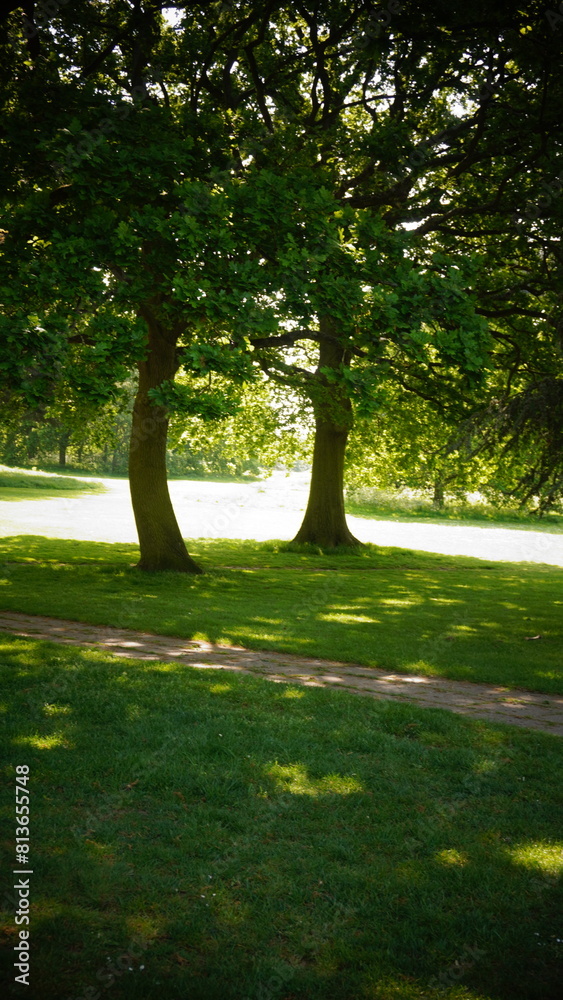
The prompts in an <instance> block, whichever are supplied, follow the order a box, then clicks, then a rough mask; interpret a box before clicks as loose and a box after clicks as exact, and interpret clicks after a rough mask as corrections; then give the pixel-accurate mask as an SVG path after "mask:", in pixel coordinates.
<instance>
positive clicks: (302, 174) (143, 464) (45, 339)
mask: <svg viewBox="0 0 563 1000" xmlns="http://www.w3.org/2000/svg"><path fill="white" fill-rule="evenodd" d="M172 6H173V7H175V9H176V11H177V12H178V13H179V14H180V15H181V18H182V20H181V23H180V24H179V26H178V30H175V31H171V30H170V29H168V28H166V26H165V23H164V21H163V18H162V16H161V8H160V6H159V5H158V4H154V3H149V2H146V3H142V2H140V0H135V2H134V3H132V4H129V3H126V2H125V0H120V2H118V0H115V2H111V3H108V4H105V5H100V4H98V3H89V4H84V5H82V6H81V7H80V8H78V7H77V8H76V9H74V8H71V6H68V7H66V6H65V7H64V8H62V7H61V8H60V9H59V11H58V14H57V15H56V17H54V18H53V22H52V24H50V25H49V26H48V27H47V28H46V29H45V30H42V31H41V32H40V35H41V37H40V38H37V39H36V42H37V43H38V44H34V45H33V46H31V45H29V46H28V44H27V43H26V42H25V40H24V39H23V38H22V39H20V42H18V41H17V40H16V41H13V40H12V41H11V42H10V44H8V45H6V44H4V48H5V50H6V52H7V63H6V65H7V66H8V67H9V68H12V69H13V71H14V80H13V82H11V83H9V85H7V87H6V94H7V98H6V101H5V109H6V112H7V115H6V122H7V125H6V129H7V134H8V136H9V137H11V139H12V149H13V151H12V153H11V155H10V159H9V161H8V164H7V166H8V169H9V171H10V174H9V176H8V177H7V185H6V190H7V199H6V207H7V213H6V218H7V221H6V223H5V225H6V227H7V231H6V235H5V241H4V261H5V263H4V274H5V277H4V281H3V284H4V287H7V286H8V284H9V282H10V281H11V282H12V283H15V287H17V288H18V289H20V292H19V295H20V300H18V301H16V299H15V298H14V297H13V296H11V295H10V293H9V292H8V293H7V295H6V296H5V299H6V301H5V306H4V308H5V316H6V323H5V330H6V333H7V336H8V337H10V338H11V340H10V352H11V355H10V358H11V360H10V358H7V359H6V360H5V361H4V365H5V371H6V372H7V373H8V374H9V373H10V372H11V368H10V366H12V368H13V369H14V371H15V374H16V375H17V376H18V377H19V378H20V380H21V383H22V386H23V387H24V388H25V387H26V386H27V387H28V381H29V380H27V381H26V376H25V373H23V374H22V371H21V369H22V365H21V364H20V362H21V360H22V359H23V358H24V357H26V356H27V354H30V355H35V354H37V353H40V354H41V356H42V358H43V360H44V365H43V367H44V369H45V380H46V383H48V382H49V380H51V382H52V381H53V379H55V369H56V364H59V366H61V365H62V366H64V365H65V364H67V363H68V357H69V345H73V344H74V345H76V344H79V345H80V346H81V347H82V348H83V358H84V362H85V364H86V363H88V364H91V363H92V359H95V366H94V367H95V369H96V370H95V374H93V375H92V374H91V375H90V379H89V380H88V379H86V378H83V380H82V385H83V391H84V392H85V393H87V394H89V395H90V396H91V397H92V398H93V397H95V396H100V395H103V393H104V392H105V394H106V395H107V394H108V393H109V394H111V393H110V389H109V388H108V387H109V386H110V384H113V383H111V378H112V377H113V379H114V382H115V372H116V371H117V369H118V367H119V365H122V366H123V365H125V364H127V363H128V364H131V362H132V361H133V360H135V361H136V362H137V364H138V368H139V390H138V396H137V400H136V404H135V408H134V417H133V429H132V446H131V461H130V470H131V474H130V478H131V490H132V500H133V506H134V510H135V516H136V520H137V525H138V529H139V537H140V543H141V562H140V565H141V566H142V567H143V568H149V569H159V568H169V569H170V568H173V569H179V570H185V571H192V572H193V571H196V570H197V567H195V566H194V564H193V562H192V561H191V559H190V558H189V556H188V554H187V552H186V550H185V546H184V543H183V541H182V539H181V536H180V532H179V529H178V526H177V523H176V521H175V517H174V513H173V510H172V507H171V504H170V500H169V495H168V490H167V484H166V467H165V453H166V434H167V427H168V420H169V414H170V412H171V411H172V410H173V409H180V410H181V409H182V407H183V406H184V407H185V406H187V407H188V411H190V408H193V406H194V405H195V403H194V400H193V399H189V400H186V397H185V393H183V392H179V391H178V387H177V386H175V385H174V380H175V377H176V374H177V372H178V371H179V369H180V368H182V367H183V368H184V369H185V370H188V371H195V373H196V374H197V373H200V374H201V373H202V372H203V371H207V372H213V371H218V372H219V373H220V374H228V373H230V374H232V376H233V378H234V380H235V382H236V381H237V380H238V381H239V382H240V381H241V379H242V380H243V379H251V378H253V377H255V375H254V369H255V361H256V360H259V362H260V364H261V365H262V367H264V368H266V369H268V370H270V371H272V370H273V369H274V368H276V370H277V372H278V375H279V374H281V375H283V376H284V377H287V378H291V379H293V380H294V381H295V379H294V376H295V375H297V377H298V378H297V381H299V380H301V383H302V384H303V385H304V386H305V385H306V386H307V389H308V392H309V397H310V399H311V400H312V402H313V406H314V407H316V411H317V412H316V419H317V426H318V434H319V442H320V440H321V438H323V437H324V439H325V445H324V446H322V447H321V446H319V447H318V448H317V449H316V452H315V469H314V474H313V492H314V493H315V497H314V498H312V506H311V510H310V512H308V515H307V517H308V521H307V524H306V526H305V529H304V535H305V537H306V538H307V539H309V540H315V539H316V538H317V537H321V536H322V537H323V539H324V540H325V544H328V543H329V542H330V541H331V540H332V541H333V542H334V541H336V543H338V541H339V540H340V539H341V538H346V532H347V528H346V526H345V522H344V521H343V507H342V505H341V503H340V501H341V493H342V491H341V469H342V453H343V448H344V446H345V439H346V434H347V430H348V423H349V420H350V414H351V409H350V407H349V404H350V401H351V399H352V398H354V399H356V400H358V401H359V402H360V403H361V404H362V405H363V406H368V398H369V395H370V387H371V388H373V386H374V385H377V384H379V382H380V381H384V380H385V379H387V378H393V379H395V380H396V381H397V382H398V384H400V385H404V386H405V387H406V389H407V390H408V391H417V392H418V393H421V394H428V393H429V392H431V393H438V394H440V393H443V391H444V389H443V387H444V386H445V387H446V391H447V393H449V394H452V393H453V392H454V391H455V387H456V385H457V384H459V380H458V379H457V378H456V375H455V371H456V370H458V369H459V370H466V371H467V372H468V373H469V376H470V378H473V377H474V376H475V374H476V371H477V369H478V368H479V366H480V365H481V364H482V362H481V360H480V358H481V354H480V351H481V347H480V344H479V341H480V340H482V329H483V328H482V324H481V326H480V325H479V322H478V317H477V315H476V312H475V302H474V295H473V293H472V289H471V286H470V285H468V284H467V278H466V273H467V268H466V267H465V263H464V261H463V259H462V257H461V255H460V253H459V252H458V251H457V248H456V246H454V245H452V233H453V231H454V222H455V227H456V228H457V229H459V228H460V227H461V228H462V229H463V232H464V233H465V236H466V239H467V242H468V245H469V246H470V247H471V246H473V245H474V244H472V232H473V230H472V227H473V228H474V227H475V226H476V225H478V224H479V220H482V219H483V218H484V217H486V216H487V213H488V212H489V211H490V208H489V207H488V206H487V205H486V204H485V206H482V205H479V204H477V205H475V204H474V203H473V202H471V197H472V192H473V191H474V188H475V178H474V171H475V169H479V170H480V171H483V169H484V167H485V166H490V165H491V164H494V165H495V171H494V174H493V183H494V185H495V191H496V192H497V194H498V193H500V194H502V192H503V191H504V190H505V189H507V188H509V187H510V185H509V183H508V182H509V178H510V166H511V165H510V164H508V166H507V165H506V162H505V161H506V159H507V157H509V155H512V151H513V148H514V145H515V139H516V134H515V128H514V127H513V126H512V125H511V124H510V121H509V117H510V116H509V114H507V112H506V111H505V110H504V111H503V109H502V108H501V107H500V102H499V100H498V97H497V91H499V92H500V93H502V92H503V89H504V88H507V87H510V88H512V89H513V90H514V91H515V92H516V94H517V95H518V98H519V100H521V101H522V102H523V106H524V108H525V110H526V112H527V115H528V117H527V119H526V121H527V122H529V135H530V136H531V137H532V138H533V137H534V136H535V135H536V133H537V129H536V130H535V131H534V127H535V126H534V118H533V114H534V109H535V104H534V102H535V101H536V100H537V98H538V95H539V94H540V92H541V93H544V94H545V93H546V87H545V86H544V82H545V81H543V80H541V81H540V79H539V76H540V74H539V67H543V66H544V63H545V58H544V55H543V54H541V55H538V54H537V52H536V49H537V45H538V39H539V40H540V41H541V37H540V36H541V35H542V30H543V31H544V33H545V29H541V30H540V29H539V28H538V27H537V25H536V24H535V23H533V18H532V14H533V11H532V7H533V5H531V4H530V5H525V8H524V10H518V11H517V12H514V10H513V8H512V5H509V4H505V3H503V4H500V5H496V7H495V9H494V11H492V10H490V8H489V7H487V6H486V5H484V4H482V3H480V2H476V0H475V2H473V3H471V4H469V6H468V7H467V6H466V8H465V9H464V11H463V13H459V12H455V11H453V12H452V11H451V10H450V8H449V7H448V8H447V9H446V8H445V7H442V5H441V4H440V5H437V8H438V9H437V11H434V12H430V13H428V12H421V10H420V5H418V4H415V3H406V4H404V5H403V7H402V8H401V9H400V10H399V8H398V5H397V7H396V8H395V7H393V9H392V10H391V8H390V11H391V13H392V14H393V17H392V18H391V20H390V24H389V25H388V26H387V28H386V30H385V31H383V32H381V31H377V32H375V33H373V32H371V29H370V28H369V23H366V25H365V33H364V34H360V37H359V39H358V31H359V30H360V29H361V26H362V18H363V15H362V13H361V11H358V10H355V9H354V10H352V11H350V9H349V8H348V7H347V6H346V5H345V4H343V3H317V4H314V5H308V4H299V5H298V6H297V8H295V10H294V9H293V7H292V8H291V9H290V8H286V7H284V6H283V5H281V4H276V3H269V4H267V5H266V7H262V6H259V5H254V4H245V5H244V6H241V7H240V8H239V7H235V6H234V5H225V6H224V7H222V8H221V10H220V12H219V13H217V11H216V9H215V8H213V9H210V8H207V7H205V6H204V5H201V6H199V5H198V6H196V5H189V6H188V5H185V4H177V5H172ZM534 9H535V8H534ZM437 13H438V14H439V17H438V18H437V17H436V14H437ZM11 16H12V18H13V17H14V16H15V15H11ZM531 18H532V22H531V21H530V19H531ZM13 24H14V25H15V22H13ZM438 29H439V30H438ZM511 30H512V31H513V32H514V31H516V33H518V32H519V31H520V30H522V32H523V34H522V36H520V35H518V38H517V39H516V40H515V41H511V40H510V39H509V43H507V37H508V34H509V32H510V31H511ZM372 35H373V37H372ZM366 39H367V43H366V44H364V42H365V41H366ZM510 46H512V48H510ZM534 46H536V49H534ZM515 49H517V50H518V54H519V58H520V61H521V64H522V66H521V67H517V68H516V69H515V70H514V69H513V63H514V51H515ZM29 57H31V58H29ZM534 74H536V76H534ZM484 76H486V79H485V80H483V77H484ZM480 80H483V82H484V83H486V85H487V86H488V87H490V88H492V89H491V90H490V93H488V94H487V95H486V96H485V98H484V99H481V97H478V98H475V97H474V96H473V97H472V94H474V90H475V88H476V85H477V83H478V82H479V81H480ZM530 84H531V94H530V96H528V97H524V96H523V95H525V94H527V93H528V90H530ZM548 84H549V85H548V87H547V94H548V103H550V102H552V97H551V94H552V89H551V77H549V79H548ZM495 88H496V89H495ZM39 92H41V93H42V95H45V97H44V108H45V116H44V120H43V121H42V123H41V129H40V131H39V134H38V133H37V132H36V133H35V136H34V138H33V141H31V142H30V139H29V123H30V121H31V119H32V113H33V111H34V106H35V103H36V101H37V95H38V93H39ZM464 102H465V106H464ZM460 108H462V110H461V111H460ZM511 114H512V111H511V110H510V115H511ZM531 155H532V154H531V152H529V151H527V152H526V158H525V159H526V163H529V162H530V156H531ZM53 163H58V164H59V167H58V170H59V179H58V181H54V179H53V172H52V164H53ZM507 171H508V174H507ZM22 180H23V182H24V184H23V186H22V184H20V181H22ZM458 191H459V192H460V211H458V210H457V208H455V207H452V204H451V198H452V197H453V196H455V194H456V193H457V192H458ZM512 194H514V192H512ZM512 194H511V197H512ZM280 199H281V205H282V207H281V210H280ZM507 203H510V204H512V205H513V202H511V201H510V199H508V200H507ZM310 205H315V206H316V208H317V210H318V211H319V217H318V219H317V221H316V222H315V221H314V220H312V216H313V213H312V212H311V211H310V208H308V207H307V206H310ZM286 208H287V211H286ZM339 213H342V215H339ZM339 218H340V220H341V225H340V229H341V232H340V233H339V232H338V228H339ZM304 222H307V223H309V222H311V225H309V224H307V225H306V226H305V229H303V223H304ZM409 225H416V227H417V228H416V231H415V232H414V233H413V235H412V239H411V242H410V244H409V238H408V234H405V226H409ZM350 234H353V238H354V241H355V243H354V245H353V246H352V247H350V243H349V237H350ZM477 248H478V247H477ZM466 253H467V250H466V249H465V248H464V256H465V255H466ZM8 255H9V256H8ZM469 263H470V267H469V270H471V268H473V271H474V272H475V270H478V268H477V265H476V262H475V261H470V262H469ZM378 268H379V275H378V273H377V270H378ZM300 269H301V270H300ZM472 280H473V281H474V282H475V281H477V279H476V278H475V277H474V278H473V279H472ZM366 289H367V290H366ZM21 290H24V294H25V296H26V298H27V300H28V302H26V303H25V305H24V304H23V303H22V302H21ZM431 296H432V297H436V296H437V298H436V302H435V303H432V305H431V306H430V297H431ZM30 303H31V304H32V305H31V308H30V305H29V304H30ZM77 313H78V314H79V316H80V320H79V322H78V323H77V321H76V314H77ZM411 314H412V315H411ZM37 319H38V320H39V322H36V320H37ZM14 332H15V333H16V334H17V336H14ZM307 341H311V342H312V343H314V344H316V345H318V348H319V351H321V350H322V351H323V362H322V363H321V364H320V365H319V366H317V367H318V368H319V371H318V375H317V376H316V377H315V376H314V375H313V373H312V372H310V371H306V372H305V373H303V372H296V371H295V366H294V365H293V366H292V363H291V358H289V364H288V357H287V355H285V356H284V357H285V360H282V356H281V355H280V351H282V350H284V351H285V350H291V349H292V348H293V347H294V346H295V345H298V344H302V343H304V342H307ZM209 347H210V348H212V350H207V348H209ZM336 348H338V349H336ZM325 362H326V363H325ZM100 364H102V365H105V374H104V377H103V378H102V377H101V374H100V367H99V366H100ZM283 365H286V368H285V371H284V369H283ZM18 366H19V367H18ZM194 366H195V367H194ZM24 367H25V366H24ZM112 367H113V369H114V374H113V375H110V371H111V369H112ZM452 373H453V374H452ZM55 380H56V379H55ZM323 400H328V403H327V405H326V406H325V405H324V403H323ZM219 402H220V403H222V402H223V401H222V400H220V401H219ZM229 405H230V402H229V401H227V407H228V406H229ZM335 407H336V409H337V410H338V411H339V412H338V413H336V414H335V412H334V411H335ZM330 455H334V461H333V462H332V463H330V462H329V461H327V459H328V457H330ZM319 463H323V470H322V472H321V474H316V473H317V472H318V468H319ZM333 486H335V488H333ZM339 504H340V506H339ZM319 519H321V520H322V522H323V523H322V525H321V524H320V522H319Z"/></svg>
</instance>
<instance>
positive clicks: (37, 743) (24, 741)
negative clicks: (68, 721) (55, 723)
mask: <svg viewBox="0 0 563 1000" xmlns="http://www.w3.org/2000/svg"><path fill="white" fill-rule="evenodd" d="M14 742H15V743H17V744H19V745H21V746H29V747H35V748H36V750H53V749H54V747H66V748H67V749H68V748H70V747H71V746H73V744H72V743H70V742H69V740H68V737H67V736H66V735H65V733H61V732H58V733H51V735H50V736H39V735H38V734H37V735H35V736H20V737H18V739H17V740H15V741H14Z"/></svg>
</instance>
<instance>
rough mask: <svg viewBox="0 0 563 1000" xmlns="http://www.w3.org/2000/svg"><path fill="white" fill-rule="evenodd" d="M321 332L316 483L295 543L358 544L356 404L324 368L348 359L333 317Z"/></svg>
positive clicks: (313, 478)
mask: <svg viewBox="0 0 563 1000" xmlns="http://www.w3.org/2000/svg"><path fill="white" fill-rule="evenodd" d="M320 331H321V342H320V350H319V365H318V369H317V380H318V381H317V391H315V393H314V397H313V407H314V411H315V444H314V449H313V468H312V471H311V486H310V489H309V500H308V503H307V509H306V511H305V516H304V518H303V523H302V524H301V527H300V529H299V531H298V532H297V535H296V536H295V538H294V542H298V543H300V544H310V545H319V546H321V547H322V548H336V547H337V546H339V545H347V546H358V545H361V542H359V541H358V539H357V538H355V537H354V535H353V534H352V532H351V531H350V529H349V527H348V525H347V523H346V513H345V510H344V458H345V455H346V444H347V441H348V434H349V432H350V429H351V427H352V423H353V416H352V404H351V403H350V400H349V398H348V397H347V395H346V394H345V393H344V392H343V391H342V390H339V389H338V387H337V386H336V385H335V384H334V383H330V382H328V380H327V379H326V376H324V375H323V374H322V373H321V369H323V368H334V369H335V370H337V369H338V368H339V367H340V365H341V364H342V363H343V362H345V363H346V361H347V358H346V357H345V354H344V352H343V349H342V347H341V346H340V345H339V344H338V342H337V340H336V338H335V332H334V325H333V323H332V322H331V321H330V320H329V319H327V318H323V319H321V322H320ZM323 334H324V335H325V336H326V338H327V339H326V340H325V339H323V338H322V335H323Z"/></svg>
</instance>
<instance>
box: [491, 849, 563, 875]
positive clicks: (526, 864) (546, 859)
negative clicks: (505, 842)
mask: <svg viewBox="0 0 563 1000" xmlns="http://www.w3.org/2000/svg"><path fill="white" fill-rule="evenodd" d="M505 853H506V854H508V856H509V857H510V858H511V860H512V861H514V862H516V864H517V865H522V867H523V868H532V869H538V868H539V869H540V871H542V872H545V873H546V874H547V875H559V874H561V873H562V872H563V846H562V845H561V844H545V843H542V842H541V841H537V842H536V843H528V844H520V845H519V846H518V847H507V848H505Z"/></svg>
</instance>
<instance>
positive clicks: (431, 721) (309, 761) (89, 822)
mask: <svg viewBox="0 0 563 1000" xmlns="http://www.w3.org/2000/svg"><path fill="white" fill-rule="evenodd" d="M98 548H100V549H101V547H98ZM91 550H92V551H91V552H90V555H88V554H87V552H86V551H84V552H83V553H82V556H83V558H85V559H87V558H91V559H93V560H94V561H93V566H94V567H95V566H96V565H97V568H98V570H99V571H100V572H101V573H104V572H106V573H107V572H109V577H108V579H112V580H114V581H115V582H116V583H118V582H119V583H120V585H121V584H122V583H123V580H124V579H127V577H126V575H125V577H124V578H120V577H118V576H116V575H115V571H114V570H111V571H109V568H108V566H107V564H105V565H104V562H103V561H102V562H101V563H99V564H96V561H95V560H96V554H95V553H94V551H93V547H91ZM108 550H109V547H108ZM101 554H102V553H101V552H100V553H99V554H98V558H99V556H100V555H101ZM107 555H109V551H108V552H107ZM121 555H122V557H123V561H124V562H125V560H126V559H127V558H128V556H129V553H127V551H126V548H125V547H122V552H121ZM273 557H274V555H273V554H272V559H273ZM75 568H76V567H75ZM34 571H36V569H35V570H34ZM65 572H66V571H65ZM69 572H70V577H71V578H72V577H73V574H74V572H75V570H71V571H69ZM124 572H125V570H124ZM355 572H356V575H357V576H358V578H359V574H358V572H357V571H355ZM280 575H281V573H280ZM168 586H169V587H170V592H172V583H171V582H170V583H169V584H168ZM176 587H177V583H176ZM143 588H148V590H147V592H149V591H151V592H152V584H151V583H148V582H145V583H143V584H142V585H141V591H140V592H141V593H142V592H143ZM163 593H164V592H163V591H158V590H156V591H155V592H154V595H153V602H154V603H156V602H157V601H159V600H160V599H161V598H162V596H163ZM85 599H87V593H86V594H85ZM228 601H229V598H228V597H227V604H228ZM149 603H150V602H149ZM0 676H1V678H2V692H3V694H2V704H1V714H0V717H1V719H2V726H1V735H2V742H3V759H4V760H5V762H6V763H5V765H4V767H3V777H4V779H5V780H4V781H3V787H2V793H1V794H2V810H1V814H2V820H3V829H4V831H5V833H4V842H5V846H6V848H7V849H8V851H9V852H10V853H9V854H8V855H7V859H6V863H5V871H8V870H9V869H10V870H11V868H12V867H15V865H14V866H13V865H12V863H11V859H12V857H13V856H14V855H13V853H12V852H13V848H14V836H15V830H14V809H15V805H14V785H15V767H16V766H17V765H20V766H21V765H27V766H28V767H29V768H30V775H31V778H30V784H29V785H28V786H27V790H28V791H29V794H30V804H29V805H30V816H31V823H30V830H31V834H30V836H31V847H30V854H29V858H30V862H31V865H32V867H33V872H34V874H33V875H31V876H30V879H31V898H32V911H31V914H32V916H31V924H30V932H31V944H32V949H31V955H32V958H31V968H32V973H31V982H32V984H33V985H32V987H31V989H30V990H29V992H28V994H26V995H29V996H31V997H33V998H36V997H37V998H39V997H40V998H41V1000H55V998H56V1000H59V998H65V1000H66V998H68V1000H70V998H73V1000H78V998H80V1000H84V998H89V1000H97V998H98V997H105V996H108V997H111V998H116V1000H117V998H121V1000H143V998H146V1000H153V998H154V997H160V996H162V997H166V998H167V1000H184V998H186V997H189V998H190V1000H239V998H247V997H248V998H251V1000H328V998H331V1000H357V998H360V1000H439V998H444V997H445V998H446V1000H555V998H556V997H559V995H560V993H559V990H560V978H559V975H560V965H559V962H558V956H559V957H560V950H561V944H560V943H559V941H558V938H561V937H563V935H562V934H561V931H560V926H558V920H559V915H560V913H561V907H562V904H563V899H562V894H561V885H560V881H559V877H560V872H561V866H562V858H561V843H560V841H558V836H559V834H560V823H558V812H557V811H558V809H560V805H561V802H560V798H559V799H558V795H557V787H558V786H557V778H556V776H557V775H558V774H560V773H561V768H562V765H563V744H562V743H561V741H559V740H557V739H556V738H555V737H551V736H547V735H542V734H536V733H532V732H527V731H523V730H516V729H512V728H510V727H504V726H491V725H489V724H487V723H485V722H481V721H473V720H469V719H466V718H461V717H459V716H456V715H453V714H452V713H449V712H445V711H440V710H429V709H419V708H416V707H414V706H409V705H399V704H393V703H391V702H375V701H371V700H369V699H362V698H357V697H354V696H352V695H348V694H346V693H344V692H341V691H338V692H333V691H328V690H311V689H303V688H295V687H292V686H291V685H276V684H271V683H268V682H267V681H262V680H260V679H255V678H248V677H235V676H233V675H226V674H225V673H223V672H219V671H197V670H194V669H192V668H189V667H185V666H181V665H178V664H161V663H157V662H137V661H132V660H127V661H126V662H125V661H123V660H119V659H117V658H112V657H111V656H109V655H107V654H105V653H100V652H97V651H91V650H88V649H81V650H77V649H71V648H68V647H58V646H56V645H54V644H50V643H42V642H37V641H31V640H29V641H27V640H21V639H15V638H12V637H8V636H5V635H4V636H2V637H0ZM11 879H12V876H11V875H10V876H9V881H7V882H6V883H5V884H6V885H7V886H10V885H11V884H12V883H11ZM2 907H3V913H2V926H3V935H4V943H5V944H7V945H8V947H5V948H4V949H3V952H2V956H3V957H2V963H3V966H2V968H3V976H4V982H8V983H9V982H10V980H11V979H12V977H13V975H14V971H13V967H12V962H13V951H12V950H11V948H12V946H13V944H14V943H15V940H14V935H15V931H16V928H15V926H14V903H13V901H12V900H11V898H10V893H9V892H8V893H7V894H6V895H5V896H4V898H3V902H2ZM123 956H125V957H124V958H123V962H122V964H123V966H125V971H123V972H120V969H119V963H120V961H121V959H122V957H123ZM127 956H128V957H127ZM108 966H113V968H114V972H113V973H112V971H111V969H109V971H108ZM129 966H131V971H129V968H128V967H129ZM140 966H144V968H143V969H142V970H141V968H140ZM112 975H113V976H114V977H115V978H114V980H113V981H112V979H111V976H112ZM20 992H22V991H20ZM18 995H19V993H18ZM22 995H23V992H22Z"/></svg>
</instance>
